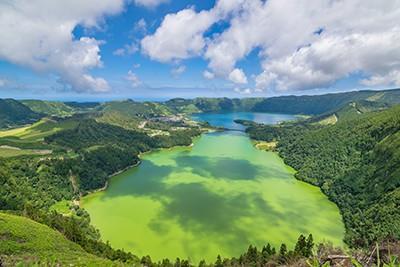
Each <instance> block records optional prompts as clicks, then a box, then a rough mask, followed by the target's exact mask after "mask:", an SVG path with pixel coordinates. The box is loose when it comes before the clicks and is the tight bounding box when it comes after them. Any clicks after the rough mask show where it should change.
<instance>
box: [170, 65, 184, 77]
mask: <svg viewBox="0 0 400 267" xmlns="http://www.w3.org/2000/svg"><path fill="white" fill-rule="evenodd" d="M185 71H186V66H184V65H181V66H178V67H176V68H173V69H172V70H171V74H172V76H174V77H178V76H179V75H181V74H182V73H184V72H185Z"/></svg>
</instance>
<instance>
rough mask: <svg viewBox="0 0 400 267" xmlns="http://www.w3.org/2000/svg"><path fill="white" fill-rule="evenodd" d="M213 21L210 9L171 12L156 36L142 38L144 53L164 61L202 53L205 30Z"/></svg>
mask: <svg viewBox="0 0 400 267" xmlns="http://www.w3.org/2000/svg"><path fill="white" fill-rule="evenodd" d="M213 23H214V17H213V16H212V14H211V13H210V12H208V11H201V12H200V13H196V11H195V10H194V9H192V8H188V9H184V10H181V11H179V12H178V13H176V14H169V15H167V16H165V18H164V20H163V22H162V23H161V26H160V27H159V28H158V29H157V30H156V32H155V33H154V34H153V35H148V36H146V37H145V38H143V39H142V41H141V45H142V49H143V52H144V53H145V54H147V55H148V56H149V57H150V58H152V59H155V60H158V61H161V62H168V61H172V60H175V59H178V60H179V59H185V58H189V57H192V56H196V55H197V56H198V55H200V54H201V51H202V49H203V48H204V46H205V41H204V38H203V33H204V31H205V30H206V29H208V28H209V27H210V26H211V25H212V24H213Z"/></svg>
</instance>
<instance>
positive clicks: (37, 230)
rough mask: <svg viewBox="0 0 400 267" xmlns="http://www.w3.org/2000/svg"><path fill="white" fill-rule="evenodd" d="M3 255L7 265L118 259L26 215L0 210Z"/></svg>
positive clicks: (96, 262)
mask: <svg viewBox="0 0 400 267" xmlns="http://www.w3.org/2000/svg"><path fill="white" fill-rule="evenodd" d="M0 241H1V242H0V255H2V256H5V259H6V260H5V262H3V263H4V264H6V265H11V266H12V265H14V264H15V263H18V262H24V263H25V264H28V265H29V264H33V263H38V262H40V263H41V264H43V265H45V263H48V264H50V265H55V264H56V263H60V264H63V265H64V264H65V265H67V264H74V265H78V266H111V265H116V264H115V263H113V262H111V261H109V260H105V259H102V258H99V257H96V256H93V255H91V254H89V253H87V252H85V251H84V250H83V249H82V248H81V247H80V246H79V245H77V244H75V243H73V242H71V241H69V240H67V239H66V238H65V237H64V236H63V235H62V234H60V233H59V232H57V231H55V230H52V229H51V228H49V227H47V226H45V225H43V224H40V223H37V222H35V221H32V220H30V219H27V218H25V217H20V216H15V215H10V214H5V213H0Z"/></svg>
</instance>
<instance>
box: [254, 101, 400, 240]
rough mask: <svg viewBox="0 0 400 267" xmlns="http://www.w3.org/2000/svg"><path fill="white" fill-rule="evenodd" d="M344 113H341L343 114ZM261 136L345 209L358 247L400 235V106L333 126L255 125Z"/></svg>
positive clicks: (299, 174)
mask: <svg viewBox="0 0 400 267" xmlns="http://www.w3.org/2000/svg"><path fill="white" fill-rule="evenodd" d="M339 114H340V113H339ZM247 132H248V133H249V134H250V136H251V137H252V138H254V139H257V140H265V141H278V145H277V150H278V152H279V154H280V155H281V156H282V157H283V158H284V160H285V162H286V163H287V164H288V165H290V166H292V167H294V168H295V169H296V170H297V171H298V172H297V174H296V177H297V178H298V179H300V180H304V181H307V182H309V183H312V184H315V185H318V186H319V187H321V189H322V190H323V191H324V193H325V194H327V195H328V196H329V197H330V198H331V199H332V200H333V201H334V202H336V203H337V204H338V206H339V208H340V210H341V213H342V215H343V219H344V222H345V225H346V241H347V243H348V244H350V245H352V246H354V247H360V246H361V247H362V246H369V245H371V244H373V242H375V241H376V240H384V239H387V238H389V239H390V238H394V239H399V238H400V223H399V222H400V213H399V212H398V208H399V206H400V154H399V148H400V134H399V132H400V106H399V105H398V106H395V107H393V108H390V109H387V110H384V111H373V112H367V113H362V114H359V115H358V116H350V115H348V116H345V117H344V118H342V119H339V121H338V122H337V123H336V124H334V125H327V126H324V125H310V124H307V123H304V122H301V123H295V124H287V125H281V126H265V125H253V126H251V127H250V128H248V129H247Z"/></svg>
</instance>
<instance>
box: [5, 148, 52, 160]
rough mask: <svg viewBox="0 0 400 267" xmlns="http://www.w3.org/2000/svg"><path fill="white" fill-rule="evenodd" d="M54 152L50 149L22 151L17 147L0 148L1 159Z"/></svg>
mask: <svg viewBox="0 0 400 267" xmlns="http://www.w3.org/2000/svg"><path fill="white" fill-rule="evenodd" d="M51 153H52V151H51V150H48V149H20V148H16V147H7V146H0V157H3V158H10V157H17V156H22V155H47V154H51Z"/></svg>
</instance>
